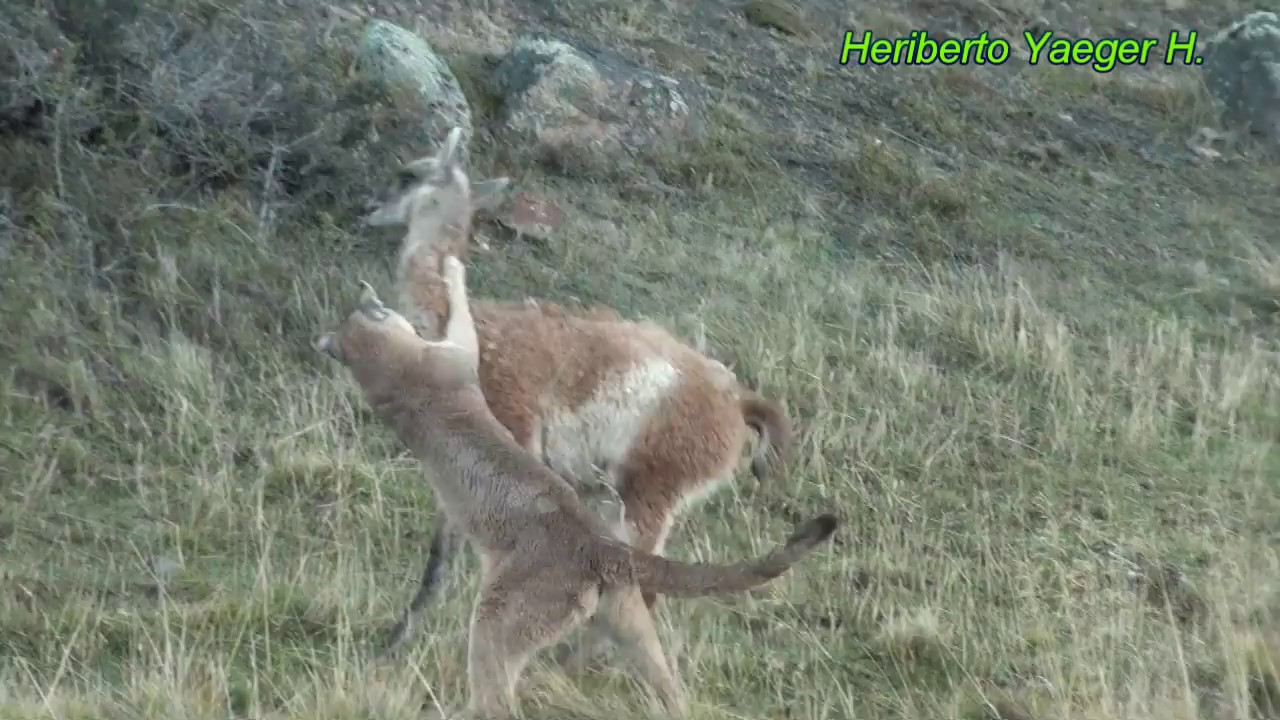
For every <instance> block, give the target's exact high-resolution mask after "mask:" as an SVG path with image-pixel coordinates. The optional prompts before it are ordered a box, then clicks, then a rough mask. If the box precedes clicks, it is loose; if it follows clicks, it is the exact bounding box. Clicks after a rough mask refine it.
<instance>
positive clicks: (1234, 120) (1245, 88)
mask: <svg viewBox="0 0 1280 720" xmlns="http://www.w3.org/2000/svg"><path fill="white" fill-rule="evenodd" d="M1204 65H1205V68H1206V69H1207V70H1208V73H1209V89H1210V91H1211V92H1212V93H1213V95H1214V98H1215V99H1216V100H1217V102H1218V103H1219V105H1220V110H1221V112H1222V116H1223V120H1224V121H1225V122H1226V124H1227V125H1228V126H1231V127H1233V128H1239V129H1242V130H1245V131H1246V132H1249V133H1251V134H1252V135H1254V136H1255V137H1256V138H1257V139H1259V140H1261V141H1262V142H1264V143H1266V144H1267V145H1268V146H1270V147H1271V148H1272V149H1276V150H1280V16H1277V15H1276V14H1275V13H1273V12H1255V13H1252V14H1250V15H1247V16H1246V17H1244V18H1243V19H1242V20H1240V21H1238V22H1236V23H1234V24H1232V25H1231V26H1230V27H1228V28H1226V29H1225V30H1222V31H1221V32H1219V33H1218V34H1217V35H1215V36H1214V37H1213V39H1212V40H1211V42H1210V45H1209V49H1208V51H1207V52H1206V53H1205V60H1204Z"/></svg>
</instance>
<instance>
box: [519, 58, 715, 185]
mask: <svg viewBox="0 0 1280 720" xmlns="http://www.w3.org/2000/svg"><path fill="white" fill-rule="evenodd" d="M494 86H495V89H496V90H497V91H498V93H499V94H500V95H501V96H502V99H503V115H502V116H501V118H500V126H499V128H498V134H499V137H501V138H502V139H504V140H506V141H507V142H509V143H510V144H512V145H514V146H519V145H524V146H526V147H527V148H528V149H530V150H534V151H535V152H540V153H541V154H544V155H551V156H553V157H557V156H558V157H563V156H564V155H565V154H566V153H571V154H573V155H574V156H577V157H581V156H582V154H583V151H584V150H586V151H588V152H589V153H590V154H591V155H593V156H594V159H595V160H598V161H600V162H602V163H610V164H612V163H616V162H617V161H619V160H623V159H626V158H629V157H634V156H641V155H645V154H648V153H652V152H654V151H657V150H661V149H663V148H670V147H671V146H672V144H673V143H675V142H676V141H678V140H680V139H682V138H689V137H691V136H696V135H697V134H698V133H700V132H701V131H702V127H703V123H702V122H701V112H700V103H699V102H698V100H697V98H695V97H692V96H691V94H690V93H689V92H687V91H686V90H685V89H684V88H682V87H681V86H680V83H679V82H678V81H676V80H675V79H673V78H669V77H666V76H663V75H658V74H656V73H653V72H650V71H649V70H646V69H644V68H642V67H639V66H637V65H635V64H633V63H630V62H628V61H626V60H625V59H623V58H621V57H617V56H614V55H613V54H606V53H602V52H595V53H588V52H586V51H583V50H580V49H578V48H575V47H573V46H572V45H569V44H567V43H564V42H561V41H559V40H553V39H549V38H545V37H536V36H527V37H524V38H521V39H520V40H518V41H517V42H516V44H515V46H514V47H513V48H512V49H511V50H510V52H508V53H507V55H506V56H505V57H504V58H503V60H502V62H501V63H500V64H499V65H498V67H497V69H496V71H495V75H494Z"/></svg>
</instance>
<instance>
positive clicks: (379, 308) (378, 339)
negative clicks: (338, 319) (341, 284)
mask: <svg viewBox="0 0 1280 720" xmlns="http://www.w3.org/2000/svg"><path fill="white" fill-rule="evenodd" d="M360 284H361V285H362V286H363V291H362V292H361V293H360V303H359V306H358V307H357V308H356V309H355V310H354V311H353V312H352V313H351V314H350V315H348V316H347V319H346V320H344V321H343V322H342V324H341V325H339V326H338V328H337V329H336V330H334V331H332V332H327V333H324V334H323V335H320V336H319V337H318V338H316V339H315V341H314V342H313V343H312V346H313V347H314V348H315V349H316V350H318V351H319V352H322V353H324V354H326V355H328V356H329V357H331V358H333V359H334V360H337V361H338V362H340V363H342V364H343V365H346V366H348V367H351V368H355V367H357V366H360V365H362V364H364V362H365V361H366V360H370V359H374V358H384V357H385V356H387V355H389V354H393V353H396V352H398V351H401V350H406V351H407V350H413V351H414V352H417V351H418V350H419V349H420V348H421V347H422V344H423V342H424V341H423V339H422V338H421V337H419V336H418V333H417V332H416V331H415V330H414V329H413V325H411V324H410V323H409V321H408V320H406V319H405V318H404V316H403V315H401V314H400V313H398V312H396V311H395V310H392V309H391V308H389V307H387V306H386V305H384V304H383V303H382V300H380V299H379V298H378V295H377V293H376V292H374V290H373V287H372V286H371V285H369V283H367V282H364V281H361V283H360Z"/></svg>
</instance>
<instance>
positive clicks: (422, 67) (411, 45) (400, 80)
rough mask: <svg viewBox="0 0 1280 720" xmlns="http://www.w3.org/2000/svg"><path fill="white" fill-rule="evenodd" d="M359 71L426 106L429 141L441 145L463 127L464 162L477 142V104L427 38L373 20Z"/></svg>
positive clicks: (425, 126)
mask: <svg viewBox="0 0 1280 720" xmlns="http://www.w3.org/2000/svg"><path fill="white" fill-rule="evenodd" d="M356 69H357V71H358V72H360V73H361V74H363V75H364V77H365V78H366V79H368V80H370V81H372V82H374V83H376V84H378V85H380V86H382V87H385V88H396V89H400V90H408V91H410V92H412V93H413V94H414V95H415V96H416V97H417V98H418V99H419V100H420V101H421V102H422V104H423V107H424V110H425V113H424V114H423V117H422V122H423V140H424V141H425V142H427V143H428V144H433V143H438V142H440V141H441V140H443V139H444V137H445V136H446V135H448V133H449V129H450V128H453V127H461V128H462V148H463V159H464V161H465V160H466V158H467V156H468V154H467V150H468V149H469V148H470V140H471V106H470V105H469V104H468V103H467V98H466V96H465V95H464V94H463V93H462V87H461V86H460V85H459V84H458V79H457V78H456V77H454V75H453V71H451V70H450V69H449V66H448V65H447V64H445V62H444V60H441V59H440V56H439V55H437V54H436V53H435V51H434V50H432V49H431V46H430V45H428V44H427V42H426V41H425V40H423V39H422V38H421V37H419V36H418V35H417V34H415V33H414V32H412V31H410V30H406V29H404V28H402V27H400V26H399V25H395V24H392V23H389V22H386V21H385V20H373V21H371V22H370V23H369V24H368V25H367V26H366V27H365V30H364V34H363V36H362V37H361V38H360V45H359V48H358V54H357V56H356Z"/></svg>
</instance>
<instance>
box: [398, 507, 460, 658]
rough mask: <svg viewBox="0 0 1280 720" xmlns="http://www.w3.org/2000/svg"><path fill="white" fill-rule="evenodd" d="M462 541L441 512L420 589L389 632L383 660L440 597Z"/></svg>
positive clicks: (419, 584) (407, 636)
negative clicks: (434, 600) (439, 593)
mask: <svg viewBox="0 0 1280 720" xmlns="http://www.w3.org/2000/svg"><path fill="white" fill-rule="evenodd" d="M461 541H462V537H461V536H460V535H459V534H458V533H457V531H455V530H454V529H453V528H452V527H450V525H449V521H448V518H447V517H445V514H444V512H442V511H439V512H437V513H436V523H435V528H434V529H433V530H432V532H431V545H430V547H429V548H428V549H427V564H426V568H424V569H423V571H422V580H421V581H420V582H419V583H418V591H417V592H416V593H415V594H414V596H413V600H411V601H410V602H409V606H408V607H407V608H405V610H404V612H403V613H401V615H400V620H399V621H398V622H397V623H396V624H395V625H394V626H392V628H391V630H390V631H389V632H388V636H387V640H386V643H385V644H384V645H383V647H382V650H380V651H379V652H378V658H379V659H387V658H389V657H391V656H392V655H393V654H394V653H395V652H396V651H397V650H399V649H400V648H401V647H402V646H403V645H404V644H405V643H406V642H407V641H408V640H409V639H410V638H412V637H413V635H414V632H415V630H416V629H417V625H418V621H419V619H420V618H421V617H422V611H423V609H424V608H426V606H427V603H429V602H430V601H431V600H432V599H433V598H434V597H435V596H436V594H437V591H438V590H440V589H441V588H442V586H444V585H445V584H447V582H448V580H449V576H448V575H447V574H446V573H447V572H448V570H449V569H450V567H451V566H452V565H453V559H454V556H455V555H456V554H457V552H458V548H459V546H460V545H461Z"/></svg>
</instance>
